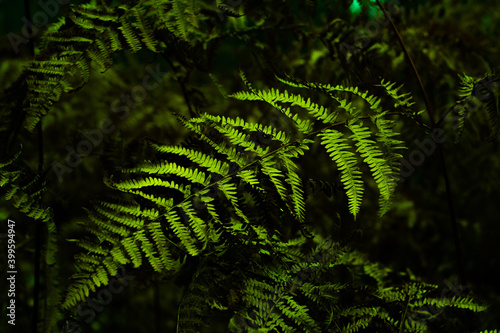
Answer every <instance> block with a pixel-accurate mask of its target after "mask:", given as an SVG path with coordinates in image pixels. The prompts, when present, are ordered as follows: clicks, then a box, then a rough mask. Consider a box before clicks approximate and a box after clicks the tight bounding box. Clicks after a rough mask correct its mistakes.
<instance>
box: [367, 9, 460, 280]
mask: <svg viewBox="0 0 500 333" xmlns="http://www.w3.org/2000/svg"><path fill="white" fill-rule="evenodd" d="M376 2H377V5H378V6H379V7H380V9H381V10H382V12H383V13H384V16H385V17H386V19H387V20H388V21H389V22H390V23H391V26H392V29H393V30H394V33H395V34H396V38H397V40H398V42H399V44H400V45H401V49H402V50H403V52H404V54H405V56H406V59H407V60H408V62H409V63H410V65H411V68H412V71H413V74H414V75H415V77H416V79H417V81H418V86H419V87H420V90H421V92H422V96H423V98H424V103H425V108H426V110H427V113H428V114H429V118H430V120H431V127H432V129H433V130H434V129H435V128H437V127H436V122H435V120H434V113H433V111H432V108H431V105H430V102H429V98H428V97H427V94H426V92H425V88H424V85H423V84H422V80H421V79H420V75H419V74H418V70H417V68H416V67H415V64H414V63H413V60H412V58H411V57H410V54H409V53H408V50H407V48H406V46H405V43H404V41H403V38H402V37H401V34H400V33H399V30H398V28H397V27H396V25H395V24H394V22H393V21H392V19H391V17H390V16H389V14H388V13H387V11H386V10H385V8H384V6H383V5H382V3H380V1H379V0H376ZM437 147H438V150H439V159H440V160H441V167H442V170H443V171H442V172H443V177H444V182H445V187H446V198H447V202H448V211H449V214H450V222H451V229H452V232H453V240H454V243H455V252H456V256H457V266H458V274H459V276H460V280H461V284H462V285H464V286H467V282H466V278H465V270H464V265H463V259H462V250H461V248H460V240H459V235H458V225H457V219H456V216H455V208H454V204H453V196H452V192H451V185H450V180H449V178H448V171H447V168H446V159H445V156H444V152H443V149H442V147H441V143H438V144H437Z"/></svg>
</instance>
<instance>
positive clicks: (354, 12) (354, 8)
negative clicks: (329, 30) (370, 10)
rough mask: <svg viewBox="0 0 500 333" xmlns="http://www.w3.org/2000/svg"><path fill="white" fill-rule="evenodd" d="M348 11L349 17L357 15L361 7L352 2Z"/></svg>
mask: <svg viewBox="0 0 500 333" xmlns="http://www.w3.org/2000/svg"><path fill="white" fill-rule="evenodd" d="M349 11H350V12H351V15H359V13H361V5H360V4H359V1H358V0H354V1H353V2H352V5H351V7H349Z"/></svg>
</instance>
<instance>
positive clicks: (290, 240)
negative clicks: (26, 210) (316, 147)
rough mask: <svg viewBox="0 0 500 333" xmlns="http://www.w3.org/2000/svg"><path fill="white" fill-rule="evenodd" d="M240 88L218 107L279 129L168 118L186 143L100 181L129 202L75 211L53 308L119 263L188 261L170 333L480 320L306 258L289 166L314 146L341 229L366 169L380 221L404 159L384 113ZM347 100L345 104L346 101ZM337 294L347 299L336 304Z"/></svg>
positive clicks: (340, 94)
mask: <svg viewBox="0 0 500 333" xmlns="http://www.w3.org/2000/svg"><path fill="white" fill-rule="evenodd" d="M241 78H242V80H243V82H244V83H245V85H246V87H247V89H248V90H245V91H240V92H237V93H234V94H231V95H230V97H233V98H236V99H239V100H250V101H261V102H266V103H269V104H270V105H272V106H273V107H274V108H275V109H277V110H279V112H281V114H282V115H283V117H285V118H286V119H288V120H290V121H291V123H292V125H291V126H290V127H288V128H278V127H277V126H271V125H265V124H261V123H254V122H251V121H247V120H244V119H242V118H239V117H236V118H229V117H224V116H217V115H211V114H208V113H202V114H200V115H199V116H197V117H192V118H189V119H186V118H184V117H182V116H180V115H178V119H179V121H180V122H181V124H182V125H183V126H185V127H186V128H187V129H189V130H190V131H191V133H192V136H191V137H190V138H189V140H188V141H187V143H185V144H182V145H179V146H170V145H165V144H162V143H159V142H156V141H155V140H152V139H147V142H148V143H149V146H150V148H151V150H152V152H153V153H154V154H155V155H156V157H155V158H154V159H153V160H150V161H145V162H144V163H141V164H139V165H136V166H132V167H127V168H120V169H119V170H117V172H116V173H114V174H112V175H111V176H109V177H107V178H106V184H107V185H108V186H109V187H110V188H112V189H115V190H116V191H117V193H118V192H122V193H124V194H126V195H128V196H129V197H130V200H129V201H120V200H115V199H110V200H104V201H98V202H95V204H94V205H93V206H92V207H91V208H90V209H88V215H89V219H90V221H89V222H87V223H85V224H84V225H85V228H86V229H87V230H88V231H89V232H90V233H91V234H94V236H95V237H94V238H89V239H87V240H84V241H80V242H79V243H78V244H79V245H80V247H82V248H83V249H84V250H85V252H86V253H81V254H79V255H78V256H77V257H76V261H77V267H78V270H79V273H78V274H76V275H75V281H74V282H73V284H72V285H70V287H69V288H68V292H67V293H66V295H65V300H64V303H63V305H62V307H63V308H64V309H66V310H71V309H73V308H74V307H75V306H76V305H77V304H78V303H79V302H81V301H83V300H85V299H86V297H88V296H89V295H90V294H91V293H93V292H96V291H97V288H99V287H100V286H101V285H106V284H107V283H108V282H109V279H110V277H111V276H113V275H115V274H116V273H117V271H118V269H119V268H120V267H123V266H124V265H130V266H133V267H135V268H138V267H150V268H149V269H152V270H154V271H156V272H162V273H166V274H167V275H169V276H173V275H175V274H176V273H178V272H179V271H180V270H182V268H183V265H184V264H185V263H186V262H187V261H191V260H193V259H195V260H196V268H195V271H194V272H193V273H192V276H191V278H190V280H189V285H188V286H187V288H186V291H185V294H184V297H183V299H182V302H181V305H180V307H179V312H178V321H177V325H178V327H177V331H178V332H199V330H200V328H201V327H202V326H204V325H207V324H208V322H209V318H210V317H211V316H217V315H218V313H219V314H220V313H221V312H223V313H227V314H229V315H230V317H231V319H230V321H229V323H228V327H229V329H230V330H231V331H233V332H241V330H243V331H252V329H253V330H255V331H259V332H264V331H265V332H268V331H269V332H270V331H279V332H292V331H300V332H325V331H328V330H334V331H336V330H338V331H345V332H355V331H358V330H359V329H362V328H366V327H368V326H370V327H371V326H373V327H379V328H381V327H382V328H384V329H387V330H390V331H397V329H398V327H405V329H406V330H407V331H409V332H410V331H411V332H417V331H418V332H421V331H422V329H423V328H425V327H426V323H425V321H422V320H416V319H415V317H412V318H410V317H409V314H412V313H413V312H418V311H419V309H420V308H421V307H422V306H424V305H425V304H427V303H428V302H433V303H432V304H437V305H438V306H439V307H447V306H453V307H459V308H460V307H462V308H467V309H469V310H474V311H479V310H482V309H483V308H482V307H480V306H477V305H475V304H474V303H470V302H471V301H470V299H467V298H457V299H452V300H447V301H444V300H437V301H436V300H432V299H431V298H430V296H429V297H426V296H425V295H427V294H426V293H427V292H428V291H429V290H431V289H433V288H435V286H432V287H431V286H428V285H423V284H416V283H414V282H411V283H410V284H408V285H403V286H402V287H397V288H400V289H397V288H396V287H395V288H396V289H390V288H389V289H387V288H386V287H384V286H385V284H386V282H387V281H386V278H387V275H388V273H387V272H388V270H386V269H382V268H379V267H378V266H377V265H375V266H374V265H373V264H371V263H369V262H368V261H366V260H361V259H359V258H361V256H360V255H358V254H357V253H356V254H352V253H351V254H349V253H350V252H349V251H348V249H347V248H345V247H344V246H341V245H339V244H336V245H333V244H330V246H329V247H328V249H326V250H325V249H323V250H319V249H316V251H320V252H321V251H322V252H325V253H324V254H323V255H321V256H319V257H318V256H316V259H314V260H312V261H311V260H309V259H307V258H306V256H305V255H304V253H307V251H309V250H308V249H310V246H311V243H310V242H311V241H312V242H313V244H314V243H317V242H319V241H320V239H319V238H318V237H319V236H318V235H315V234H314V231H313V230H312V228H311V222H310V221H308V219H307V217H306V200H305V192H304V187H303V180H302V178H303V177H302V175H301V170H300V164H299V163H298V160H299V159H300V158H301V157H302V156H306V155H307V154H308V151H309V150H310V147H311V145H312V144H314V143H315V142H319V144H320V145H321V146H323V149H325V151H326V152H327V154H328V155H329V156H330V158H331V161H332V162H334V164H335V166H336V167H337V169H338V170H339V171H340V174H341V182H342V184H343V187H344V189H345V191H346V195H347V198H348V206H349V211H350V212H351V213H352V214H353V215H354V217H355V216H356V215H357V214H358V213H359V211H360V209H361V205H362V202H363V201H362V199H363V194H364V189H365V186H366V185H365V183H364V181H363V179H364V177H362V174H363V165H364V166H366V168H367V169H368V170H369V172H370V173H371V175H372V176H373V178H374V180H375V184H376V187H377V188H378V190H379V192H380V196H379V206H380V215H382V214H384V213H385V212H387V211H388V209H389V207H390V203H391V198H392V194H393V192H394V189H395V185H396V177H397V170H398V168H397V166H398V165H397V161H398V158H399V156H400V155H399V154H398V152H397V150H398V149H402V148H404V146H403V144H402V142H401V141H400V140H397V139H395V138H394V137H395V136H396V135H397V133H396V132H394V130H393V121H392V120H390V119H388V117H389V116H390V115H392V114H394V113H395V112H389V111H387V110H383V109H382V107H381V105H382V104H381V100H380V98H377V97H374V96H372V95H370V94H369V93H367V92H363V91H360V90H359V89H358V88H357V87H344V86H340V85H339V86H331V85H327V84H319V83H305V82H301V81H300V80H298V79H294V78H286V79H285V78H278V79H279V80H280V81H281V82H282V83H284V84H286V85H287V86H289V87H293V88H302V89H305V90H306V91H308V90H309V91H319V92H322V93H324V94H326V95H327V96H328V97H329V98H331V99H333V101H335V103H336V107H333V108H325V107H323V106H320V105H318V104H317V103H315V102H313V101H312V100H311V99H310V98H307V99H306V98H304V97H303V95H301V94H300V93H291V92H289V91H288V90H287V89H286V88H285V89H283V90H279V89H275V88H271V89H269V90H257V89H254V88H253V87H252V85H251V84H250V83H249V82H248V80H247V78H246V76H245V75H244V74H243V73H241ZM380 86H381V87H383V88H384V90H385V91H386V94H387V99H389V100H391V101H392V102H393V103H394V105H395V109H396V110H397V109H398V108H404V112H406V113H408V112H410V111H409V110H410V106H411V105H412V103H411V100H410V99H409V98H408V96H407V95H406V94H402V95H398V94H397V91H398V90H399V89H400V88H397V89H394V88H393V87H394V85H393V84H390V83H385V82H383V81H382V82H381V85H380ZM346 94H347V95H350V96H351V97H353V99H352V100H351V101H350V102H348V101H347V99H346V97H345V96H346ZM398 111H400V113H403V111H401V110H398ZM411 116H415V114H411ZM259 137H260V138H263V137H265V138H267V139H266V140H259ZM283 217H285V218H283ZM286 230H288V231H290V230H292V231H293V230H294V231H293V232H286ZM299 230H300V232H301V233H299ZM308 260H309V261H308ZM360 260H361V261H360ZM145 265H147V266H145ZM337 268H340V269H347V270H348V271H351V273H350V274H353V276H358V275H359V274H361V275H363V274H365V275H368V276H371V277H372V278H373V279H374V280H375V285H374V286H373V288H367V287H366V286H363V285H361V284H360V285H356V284H353V283H352V281H348V280H349V279H347V280H345V278H340V277H339V280H338V281H337V282H335V281H334V280H331V278H329V276H332V275H331V274H334V276H335V275H337V273H338V272H336V269H337ZM360 269H361V271H359V270H360ZM221 290H223V292H222V293H221ZM346 295H357V296H355V299H353V300H351V301H349V302H347V301H345V297H347V296H346ZM358 298H359V299H358ZM386 304H392V305H386ZM429 304H430V303H429ZM398 309H399V310H398ZM402 309H405V310H404V311H403V310H402ZM424 312H425V311H424ZM403 313H404V315H402V314H403Z"/></svg>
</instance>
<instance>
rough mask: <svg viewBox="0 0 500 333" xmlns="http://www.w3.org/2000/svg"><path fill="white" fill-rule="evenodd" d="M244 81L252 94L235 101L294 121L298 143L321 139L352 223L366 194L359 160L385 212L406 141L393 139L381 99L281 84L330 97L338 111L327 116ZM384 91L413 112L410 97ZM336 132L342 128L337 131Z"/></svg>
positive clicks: (297, 96) (321, 86)
mask: <svg viewBox="0 0 500 333" xmlns="http://www.w3.org/2000/svg"><path fill="white" fill-rule="evenodd" d="M242 79H243V81H244V82H245V83H246V85H247V87H248V88H249V91H243V92H238V93H235V94H233V95H231V96H232V97H234V98H237V99H241V100H260V101H265V102H267V103H269V104H271V105H273V106H274V107H275V108H276V109H278V110H279V111H280V112H281V113H282V114H284V115H285V116H286V117H288V118H289V119H291V120H292V122H293V125H294V126H293V127H294V129H295V130H296V131H297V132H298V139H297V140H298V141H300V140H311V139H310V138H314V137H315V136H316V135H317V136H318V137H319V138H320V139H321V141H320V142H321V144H322V145H323V146H324V147H325V148H326V151H327V153H328V154H329V155H330V158H331V159H332V161H334V162H335V163H336V165H337V168H338V170H339V171H340V173H341V181H342V184H343V185H344V189H345V190H346V194H347V197H348V201H349V210H350V212H351V213H352V214H353V215H354V217H356V215H357V214H358V213H359V210H360V208H361V203H362V198H363V193H364V185H363V180H362V179H363V177H362V172H361V169H360V166H359V163H358V159H359V158H361V159H362V160H363V162H365V163H366V164H367V165H368V166H369V169H370V171H371V172H372V175H373V177H374V179H375V181H376V184H377V187H378V189H379V191H380V215H383V214H385V213H386V212H387V210H388V209H389V207H390V202H391V195H392V193H393V192H394V189H395V185H396V182H395V181H396V179H397V176H398V173H399V163H398V160H399V158H400V157H401V155H400V154H398V153H397V152H396V150H397V149H402V148H404V146H403V145H402V141H400V140H396V139H394V136H395V135H397V133H395V132H394V131H393V130H392V127H393V122H392V121H391V120H389V119H385V118H384V117H385V116H386V115H387V112H388V111H387V110H382V108H381V106H380V98H378V97H375V96H372V95H370V94H368V93H367V92H363V91H360V90H359V89H358V88H357V87H343V86H340V85H338V86H331V85H328V84H327V85H325V84H319V83H308V82H301V81H300V80H297V79H292V80H287V79H283V78H278V79H279V80H280V81H281V82H283V83H285V84H287V85H289V86H292V87H296V88H305V89H308V90H316V91H320V92H322V93H326V94H327V95H328V96H329V97H330V98H332V99H333V100H335V101H336V102H337V103H338V105H337V108H336V109H333V110H328V109H326V108H324V107H323V106H320V105H318V104H316V103H315V102H313V101H311V99H310V98H308V99H307V100H306V99H305V98H304V97H302V95H300V94H292V93H289V92H288V91H287V90H284V91H279V90H276V89H274V88H271V89H270V90H267V91H263V90H255V89H253V88H252V87H251V85H250V84H249V83H248V81H247V79H246V77H245V76H244V75H243V74H242ZM382 86H383V87H385V88H386V89H387V93H388V95H389V97H388V98H392V99H393V100H394V101H396V103H395V104H394V105H395V107H400V106H402V105H404V106H405V107H407V108H409V107H410V106H411V105H412V103H410V102H409V101H410V98H409V97H408V96H406V95H399V96H398V95H396V94H395V92H394V91H393V90H391V88H392V85H387V84H382ZM340 93H348V94H350V95H354V96H357V97H358V98H359V99H361V100H362V101H363V102H364V103H365V106H364V110H363V109H362V108H361V107H356V106H354V105H353V103H352V102H347V100H346V99H345V98H342V97H340V96H339V95H340ZM401 97H404V99H402V98H401ZM285 105H290V106H297V107H298V108H301V109H303V110H305V111H307V113H308V114H309V117H304V118H301V117H300V116H299V110H297V111H296V112H295V113H294V112H292V111H291V108H290V107H286V106H285ZM363 119H370V120H371V123H372V125H373V126H372V127H374V129H372V128H370V127H369V126H365V125H363V121H362V120H363ZM333 127H338V128H339V130H337V129H334V128H333ZM342 127H343V128H344V129H345V128H347V129H349V131H350V132H351V133H352V134H351V135H347V134H346V133H345V131H341V130H340V129H341V128H342ZM354 148H355V149H354Z"/></svg>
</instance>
